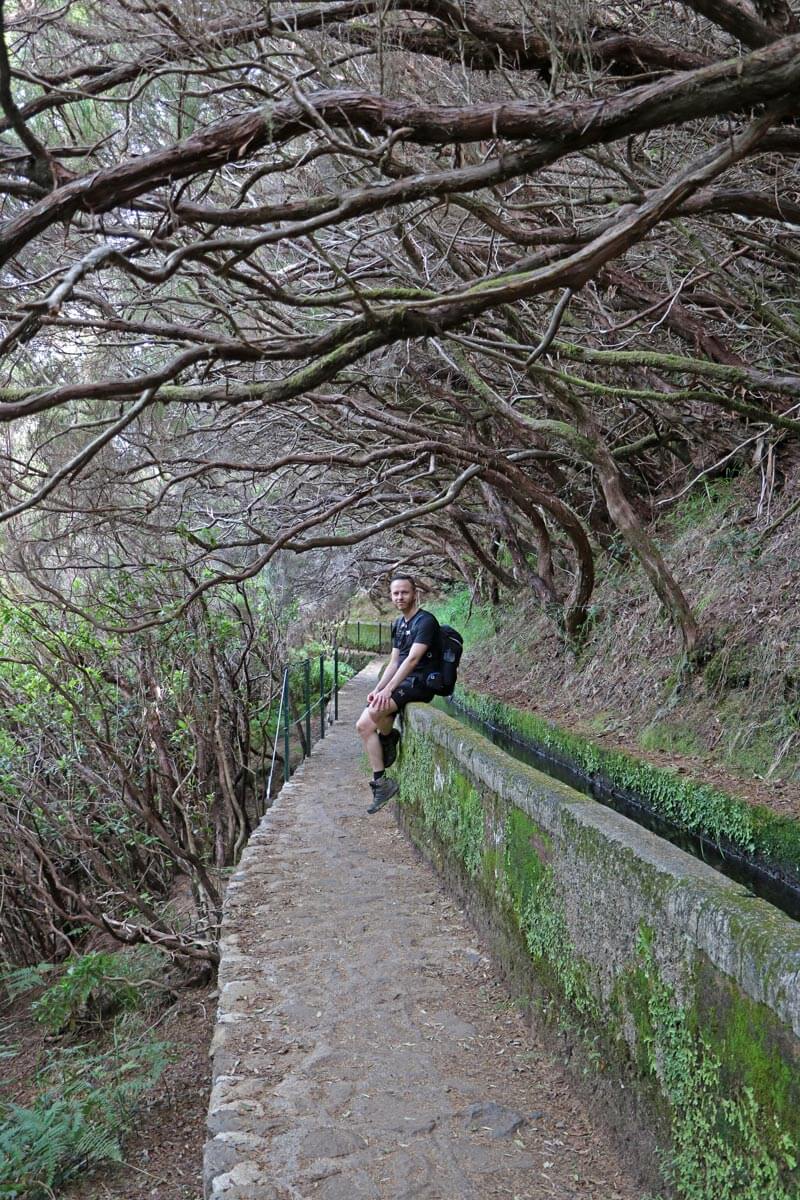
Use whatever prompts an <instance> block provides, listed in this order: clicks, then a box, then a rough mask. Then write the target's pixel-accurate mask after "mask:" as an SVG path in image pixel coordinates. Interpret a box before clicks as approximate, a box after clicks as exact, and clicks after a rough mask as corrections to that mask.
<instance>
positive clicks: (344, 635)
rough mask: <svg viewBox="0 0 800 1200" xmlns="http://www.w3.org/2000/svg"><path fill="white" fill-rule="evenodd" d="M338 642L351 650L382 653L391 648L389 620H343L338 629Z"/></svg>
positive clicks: (390, 625) (390, 624)
mask: <svg viewBox="0 0 800 1200" xmlns="http://www.w3.org/2000/svg"><path fill="white" fill-rule="evenodd" d="M339 644H340V645H341V646H349V647H350V648H351V649H353V650H372V651H374V652H375V653H376V654H383V653H384V652H386V653H387V654H388V652H389V651H390V650H391V648H392V623H391V621H345V622H344V623H343V624H342V625H341V627H340V629H339Z"/></svg>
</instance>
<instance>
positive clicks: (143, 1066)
mask: <svg viewBox="0 0 800 1200" xmlns="http://www.w3.org/2000/svg"><path fill="white" fill-rule="evenodd" d="M166 1061H167V1044H166V1043H164V1042H149V1043H146V1044H145V1045H141V1046H135V1045H130V1044H128V1043H126V1044H123V1045H117V1046H114V1047H113V1048H112V1049H111V1050H110V1051H107V1052H106V1053H103V1054H87V1053H86V1050H85V1047H82V1046H72V1047H69V1048H67V1049H66V1050H64V1051H62V1052H61V1053H60V1055H59V1056H58V1059H57V1060H56V1062H55V1064H53V1065H52V1066H51V1067H50V1068H49V1069H48V1071H47V1073H46V1075H45V1076H44V1077H43V1079H42V1081H41V1082H42V1083H43V1084H44V1086H45V1090H44V1092H43V1093H42V1094H41V1095H40V1097H39V1098H38V1100H37V1101H36V1103H35V1104H34V1105H33V1106H32V1107H31V1108H23V1107H21V1106H20V1105H16V1104H9V1105H5V1106H3V1107H0V1200H45V1197H52V1194H53V1189H54V1188H57V1187H59V1186H60V1185H61V1184H63V1183H65V1182H66V1181H67V1180H68V1179H71V1178H72V1177H73V1176H74V1175H75V1174H77V1173H78V1172H79V1171H81V1170H84V1169H85V1168H86V1167H89V1166H92V1165H95V1164H97V1163H100V1162H105V1161H109V1160H110V1161H113V1162H119V1161H121V1157H122V1151H121V1147H120V1140H119V1139H120V1137H121V1136H122V1134H123V1133H124V1132H125V1130H126V1129H127V1128H128V1127H129V1126H130V1125H131V1123H132V1121H133V1118H134V1115H135V1112H136V1108H137V1105H138V1103H139V1101H140V1099H141V1097H142V1096H143V1095H144V1093H145V1092H147V1091H148V1090H149V1089H150V1088H151V1087H153V1086H154V1084H155V1083H156V1082H157V1081H158V1078H159V1076H160V1075H161V1072H162V1071H163V1069H164V1066H165V1065H166Z"/></svg>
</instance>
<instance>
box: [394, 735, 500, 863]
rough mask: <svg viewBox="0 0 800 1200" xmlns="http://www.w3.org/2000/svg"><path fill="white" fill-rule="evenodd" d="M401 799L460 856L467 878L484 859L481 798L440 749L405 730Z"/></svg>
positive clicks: (443, 842) (445, 844)
mask: <svg viewBox="0 0 800 1200" xmlns="http://www.w3.org/2000/svg"><path fill="white" fill-rule="evenodd" d="M403 742H404V745H403V756H402V770H401V780H402V789H403V790H402V799H403V801H405V802H406V803H410V804H414V805H416V806H417V808H418V809H419V810H420V813H421V816H422V820H423V823H424V825H425V826H426V828H427V829H428V830H430V831H431V832H432V833H434V834H435V835H436V837H437V838H438V839H439V841H440V842H441V843H442V844H443V846H444V847H445V848H446V849H448V850H451V851H452V852H453V853H455V855H456V856H457V858H458V859H459V860H460V862H461V863H462V865H463V866H464V868H465V869H466V872H467V874H468V875H469V876H470V878H473V879H474V878H475V876H476V875H477V874H478V872H479V871H480V869H481V865H482V862H483V850H484V841H485V822H484V810H483V804H482V803H481V798H480V796H479V794H478V792H477V791H476V789H475V787H474V786H473V785H472V784H471V783H470V782H469V780H468V779H467V778H466V776H465V775H463V774H462V773H461V772H459V771H456V770H455V768H454V767H453V766H452V764H450V763H447V761H446V756H445V753H444V751H443V750H441V749H440V748H439V747H436V749H435V750H434V749H433V748H432V747H431V745H430V743H428V742H426V741H425V740H424V739H423V738H421V737H419V736H418V735H417V734H415V733H413V732H411V731H407V732H406V734H405V736H404V739H403Z"/></svg>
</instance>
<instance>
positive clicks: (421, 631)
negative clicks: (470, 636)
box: [392, 608, 439, 671]
mask: <svg viewBox="0 0 800 1200" xmlns="http://www.w3.org/2000/svg"><path fill="white" fill-rule="evenodd" d="M415 642H422V643H423V645H425V646H427V647H428V649H427V651H426V653H425V654H423V656H422V658H421V659H420V661H419V666H420V667H421V668H424V669H425V670H427V671H431V670H433V669H434V667H435V666H436V665H437V664H438V662H439V622H438V621H437V620H436V617H435V616H434V615H433V613H429V612H426V610H425V609H424V608H418V609H417V611H416V612H415V613H414V616H413V617H412V618H411V620H410V621H406V619H405V617H398V618H397V620H396V621H393V622H392V645H393V646H394V648H395V649H396V650H399V651H400V656H399V660H398V661H399V662H405V660H406V659H407V658H408V653H409V651H410V649H411V647H412V646H413V645H414V643H415Z"/></svg>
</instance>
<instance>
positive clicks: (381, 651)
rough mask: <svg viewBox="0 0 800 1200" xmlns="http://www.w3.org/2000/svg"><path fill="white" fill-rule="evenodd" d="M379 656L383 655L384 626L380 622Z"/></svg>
mask: <svg viewBox="0 0 800 1200" xmlns="http://www.w3.org/2000/svg"><path fill="white" fill-rule="evenodd" d="M378 654H383V626H382V625H381V623H380V621H378Z"/></svg>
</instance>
